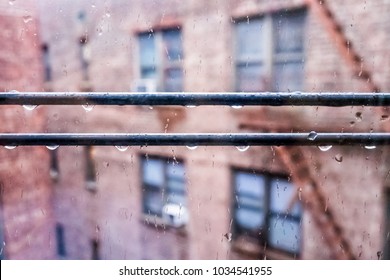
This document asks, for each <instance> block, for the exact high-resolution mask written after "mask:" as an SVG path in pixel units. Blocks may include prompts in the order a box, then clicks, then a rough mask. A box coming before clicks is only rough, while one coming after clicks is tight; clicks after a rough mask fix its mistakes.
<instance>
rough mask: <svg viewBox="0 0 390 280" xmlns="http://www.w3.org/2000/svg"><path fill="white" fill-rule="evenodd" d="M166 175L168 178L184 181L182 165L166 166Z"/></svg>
mask: <svg viewBox="0 0 390 280" xmlns="http://www.w3.org/2000/svg"><path fill="white" fill-rule="evenodd" d="M167 175H168V177H174V178H179V179H184V176H185V171H184V165H183V164H181V163H178V164H168V166H167Z"/></svg>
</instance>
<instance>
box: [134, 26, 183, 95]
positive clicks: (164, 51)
mask: <svg viewBox="0 0 390 280" xmlns="http://www.w3.org/2000/svg"><path fill="white" fill-rule="evenodd" d="M138 39H139V50H140V74H141V78H142V79H150V80H153V81H154V82H155V84H156V87H157V88H158V89H160V90H162V91H168V92H171V91H182V90H183V70H182V67H183V66H182V59H183V49H182V42H181V41H182V38H181V31H180V29H167V30H162V31H158V32H148V33H142V34H140V35H138Z"/></svg>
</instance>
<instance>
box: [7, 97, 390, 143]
mask: <svg viewBox="0 0 390 280" xmlns="http://www.w3.org/2000/svg"><path fill="white" fill-rule="evenodd" d="M0 105H25V106H26V105H28V106H34V105H84V106H85V105H88V106H92V105H149V106H173V105H181V106H187V107H194V106H199V105H227V106H232V107H241V106H265V105H267V106H328V107H342V106H390V93H304V92H293V93H280V92H279V93H273V92H264V93H188V92H186V93H125V92H115V93H106V92H92V93H86V92H49V93H42V92H23V93H19V92H17V93H16V92H9V93H2V94H0ZM389 144H390V133H386V132H377V133H373V132H369V133H317V132H315V131H311V132H308V133H275V132H272V133H271V132H270V133H207V134H205V133H0V145H4V146H6V145H7V146H23V145H28V146H32V145H66V146H69V145H99V146H100V145H115V146H119V145H127V146H180V145H186V146H195V145H196V146H229V145H231V146H248V145H249V146H259V145H265V146H280V145H285V146H289V145H302V146H321V145H389Z"/></svg>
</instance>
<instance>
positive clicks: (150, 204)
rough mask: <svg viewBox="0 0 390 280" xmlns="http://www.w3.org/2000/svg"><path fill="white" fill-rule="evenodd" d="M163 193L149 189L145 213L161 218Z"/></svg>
mask: <svg viewBox="0 0 390 280" xmlns="http://www.w3.org/2000/svg"><path fill="white" fill-rule="evenodd" d="M163 205H164V203H163V197H162V192H161V191H160V190H158V189H154V188H147V189H146V190H145V194H144V213H147V214H155V215H158V216H161V214H162V212H161V211H162V207H163Z"/></svg>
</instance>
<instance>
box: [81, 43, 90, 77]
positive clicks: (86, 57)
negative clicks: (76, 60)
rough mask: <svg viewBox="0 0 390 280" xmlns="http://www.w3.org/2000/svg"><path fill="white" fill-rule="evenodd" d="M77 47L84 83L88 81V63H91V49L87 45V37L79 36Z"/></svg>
mask: <svg viewBox="0 0 390 280" xmlns="http://www.w3.org/2000/svg"><path fill="white" fill-rule="evenodd" d="M79 47H80V50H79V52H80V64H81V72H82V75H83V79H84V80H85V81H87V80H89V63H90V61H91V47H90V45H89V43H88V37H87V36H81V37H80V39H79Z"/></svg>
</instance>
